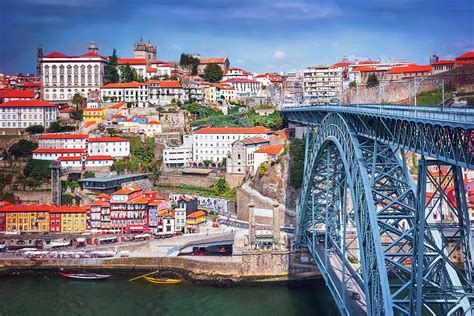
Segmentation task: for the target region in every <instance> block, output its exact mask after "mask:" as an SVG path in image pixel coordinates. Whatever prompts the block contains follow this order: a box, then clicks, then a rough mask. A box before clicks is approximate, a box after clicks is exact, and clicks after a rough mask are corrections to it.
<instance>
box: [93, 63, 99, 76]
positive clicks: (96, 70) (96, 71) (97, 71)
mask: <svg viewBox="0 0 474 316" xmlns="http://www.w3.org/2000/svg"><path fill="white" fill-rule="evenodd" d="M94 72H95V73H96V74H98V73H99V66H98V65H95V66H94Z"/></svg>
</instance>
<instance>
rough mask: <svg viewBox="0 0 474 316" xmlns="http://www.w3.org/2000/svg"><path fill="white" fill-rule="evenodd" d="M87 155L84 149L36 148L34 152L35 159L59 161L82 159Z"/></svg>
mask: <svg viewBox="0 0 474 316" xmlns="http://www.w3.org/2000/svg"><path fill="white" fill-rule="evenodd" d="M84 154H85V150H84V149H82V148H63V149H60V148H36V149H35V150H33V159H38V160H58V158H59V157H79V158H80V157H81V156H82V155H84Z"/></svg>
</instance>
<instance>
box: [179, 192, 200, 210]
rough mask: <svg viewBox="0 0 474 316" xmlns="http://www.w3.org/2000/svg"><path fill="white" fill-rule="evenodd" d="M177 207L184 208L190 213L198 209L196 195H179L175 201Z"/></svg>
mask: <svg viewBox="0 0 474 316" xmlns="http://www.w3.org/2000/svg"><path fill="white" fill-rule="evenodd" d="M176 203H177V205H178V208H179V209H183V210H186V214H191V213H193V212H196V211H197V210H198V203H199V201H198V199H197V198H196V197H186V196H180V197H179V198H178V200H177V201H176Z"/></svg>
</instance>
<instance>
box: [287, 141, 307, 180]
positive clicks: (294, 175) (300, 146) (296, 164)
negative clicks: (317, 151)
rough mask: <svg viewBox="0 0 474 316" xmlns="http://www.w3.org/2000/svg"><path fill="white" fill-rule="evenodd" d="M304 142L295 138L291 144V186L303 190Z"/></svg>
mask: <svg viewBox="0 0 474 316" xmlns="http://www.w3.org/2000/svg"><path fill="white" fill-rule="evenodd" d="M304 146H305V144H304V141H303V140H301V139H298V138H294V139H292V140H291V143H290V185H291V186H292V187H293V188H295V189H299V188H301V185H302V183H303V170H304V150H305V149H304Z"/></svg>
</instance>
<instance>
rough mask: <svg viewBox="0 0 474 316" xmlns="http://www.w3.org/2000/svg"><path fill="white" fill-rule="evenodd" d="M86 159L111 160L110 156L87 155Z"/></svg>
mask: <svg viewBox="0 0 474 316" xmlns="http://www.w3.org/2000/svg"><path fill="white" fill-rule="evenodd" d="M86 160H113V158H112V156H88V157H87V158H86Z"/></svg>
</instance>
